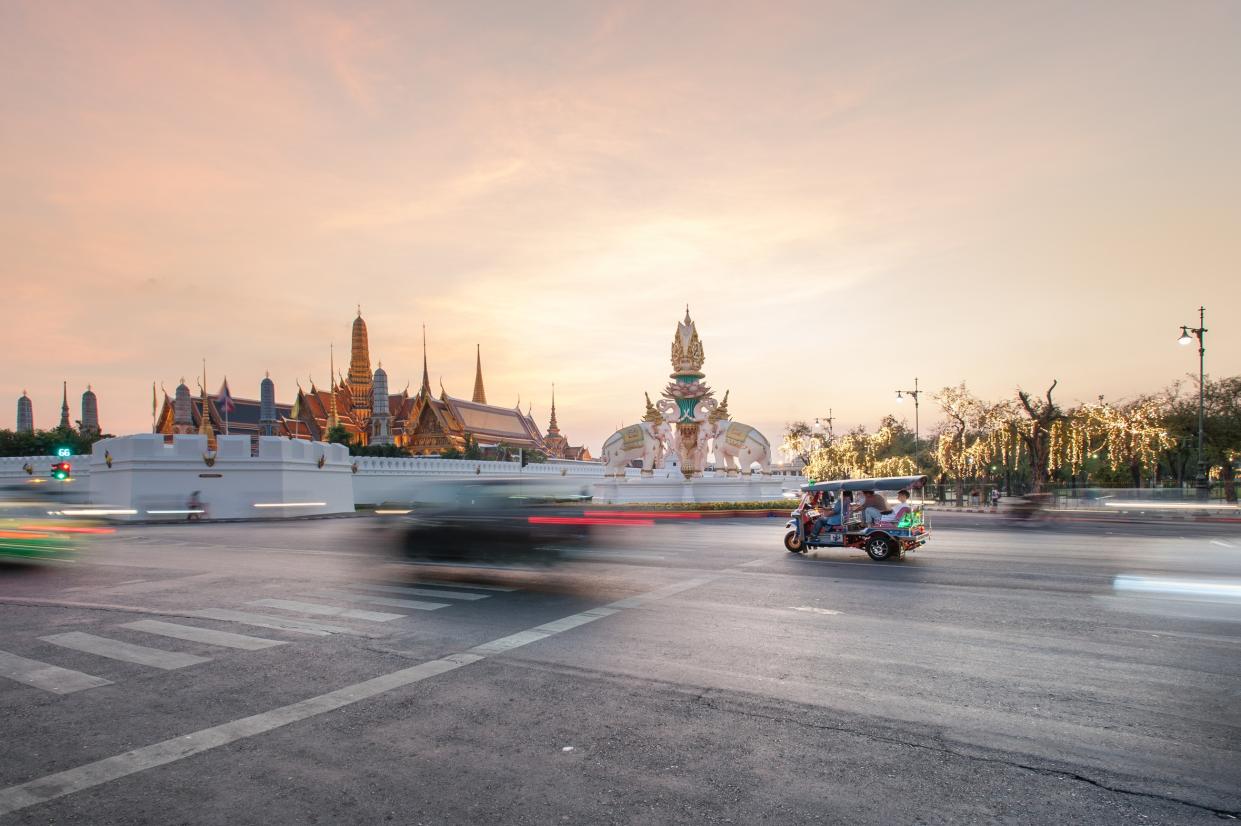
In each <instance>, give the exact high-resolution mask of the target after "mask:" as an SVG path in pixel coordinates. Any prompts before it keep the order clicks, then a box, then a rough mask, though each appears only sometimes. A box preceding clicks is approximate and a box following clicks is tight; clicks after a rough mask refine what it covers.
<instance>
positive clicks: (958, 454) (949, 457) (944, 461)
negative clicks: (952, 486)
mask: <svg viewBox="0 0 1241 826" xmlns="http://www.w3.org/2000/svg"><path fill="white" fill-rule="evenodd" d="M934 398H935V401H936V402H937V403H938V404H939V409H940V410H942V411H943V413H944V421H943V423H941V424H940V426H939V433H938V434H937V438H936V440H935V461H936V462H937V463H938V464H939V467H940V471H941V473H942V474H943V475H944V476H948V477H951V478H952V479H953V480H954V481H955V482H956V495H957V504H958V505H960V504H962V502H963V498H964V495H965V490H964V488H965V485H964V482H965V477H966V476H969V475H970V474H971V473H972V471H973V467H974V462H975V461H976V460H977V459H978V457H979V455H980V451H979V449H978V446H977V442H978V441H979V438H978V432H977V431H978V425H979V422H980V421H981V420H982V419H983V417H984V410H985V407H984V405H983V403H982V402H981V401H980V400H979V399H978V398H977V397H976V396H975V395H974V394H973V393H971V392H970V391H969V388H967V387H966V386H965V382H961V383H960V384H959V385H957V386H956V387H945V388H943V389H942V390H940V391H939V392H938V393H936V394H935V396H934Z"/></svg>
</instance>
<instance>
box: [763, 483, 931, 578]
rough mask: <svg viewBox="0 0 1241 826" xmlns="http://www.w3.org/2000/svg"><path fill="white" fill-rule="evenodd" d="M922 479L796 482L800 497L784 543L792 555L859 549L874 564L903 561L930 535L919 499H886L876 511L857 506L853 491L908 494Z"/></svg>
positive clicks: (917, 489) (859, 504) (858, 502)
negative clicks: (901, 501) (885, 505)
mask: <svg viewBox="0 0 1241 826" xmlns="http://www.w3.org/2000/svg"><path fill="white" fill-rule="evenodd" d="M926 481H927V478H926V477H925V476H893V477H888V478H884V479H837V480H835V481H831V482H813V483H811V484H808V485H802V486H801V491H802V496H801V500H800V501H799V502H798V503H797V509H796V510H795V511H793V513H792V518H791V519H790V520H789V522H788V524H787V525H785V528H786V529H787V530H786V532H785V534H784V547H785V548H786V549H788V551H789V553H795V554H797V553H805V552H806V550H807V549H809V548H860V549H862V550H864V551H866V553H867V555H868V556H870V558H871V559H873V560H875V561H876V562H881V561H883V560H891V559H895V560H900V559H904V558H905V553H906V551H913V550H917V549H918V548H920V547H922V546H923V545H925V544H926V541H927V539H928V538H930V535H931V530H930V526H929V525H928V523H927V520H926V515H925V514H924V513H923V510H922V503H921V501H914V500H913V499H912V498H911V499H910V501H909V502H908V503H905V504H903V505H902V504H897V505H895V506H894V505H893V503H891V502H889V503H888V505H889V507H888V508H887V509H886V510H880V509H879V508H878V507H870V508H864V507H862V506H861V500H860V498H859V499H855V498H854V494H860V493H876V494H888V495H893V496H894V495H895V493H896V492H897V491H902V490H903V491H909V492H910V495H911V497H912V494H913V493H914V492H915V491H920V490H922V489H923V488H924V487H925V486H926ZM886 498H887V497H885V499H886Z"/></svg>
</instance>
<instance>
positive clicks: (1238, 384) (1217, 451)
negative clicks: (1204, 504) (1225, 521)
mask: <svg viewBox="0 0 1241 826" xmlns="http://www.w3.org/2000/svg"><path fill="white" fill-rule="evenodd" d="M1193 381H1194V392H1192V393H1186V394H1180V393H1179V392H1178V393H1177V394H1176V396H1175V398H1174V401H1173V404H1172V406H1171V410H1170V411H1169V418H1170V419H1171V420H1172V421H1171V422H1170V425H1171V427H1170V429H1171V430H1173V431H1174V432H1175V433H1178V434H1179V435H1180V436H1181V451H1182V454H1183V456H1184V462H1183V465H1184V466H1185V471H1184V472H1183V473H1182V474H1181V477H1180V478H1181V479H1182V480H1186V479H1187V478H1188V477H1189V476H1190V475H1192V473H1193V472H1195V463H1196V462H1197V458H1198V457H1197V450H1198V393H1197V377H1196V376H1195V377H1194V378H1193ZM1203 412H1204V418H1203V441H1202V460H1203V462H1205V463H1206V466H1207V474H1208V476H1209V477H1211V478H1217V479H1220V480H1221V481H1223V483H1224V496H1225V498H1226V499H1227V500H1228V501H1229V502H1235V501H1237V489H1236V468H1235V463H1236V461H1237V459H1238V458H1239V457H1241V376H1231V377H1229V378H1223V379H1210V378H1208V379H1207V381H1206V384H1205V385H1204V387H1203Z"/></svg>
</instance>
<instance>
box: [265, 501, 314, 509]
mask: <svg viewBox="0 0 1241 826" xmlns="http://www.w3.org/2000/svg"><path fill="white" fill-rule="evenodd" d="M326 506H327V502H255V503H254V507H256V508H322V507H326Z"/></svg>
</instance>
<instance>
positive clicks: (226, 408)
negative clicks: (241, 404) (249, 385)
mask: <svg viewBox="0 0 1241 826" xmlns="http://www.w3.org/2000/svg"><path fill="white" fill-rule="evenodd" d="M215 406H216V409H217V410H220V411H221V412H223V413H224V434H225V435H228V414H229V413H232V412H233V411H234V410H236V409H237V405H235V404H233V394H232V393H229V392H228V376H225V377H224V384H222V385H220V392H219V393H218V394H217V395H216V397H215Z"/></svg>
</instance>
